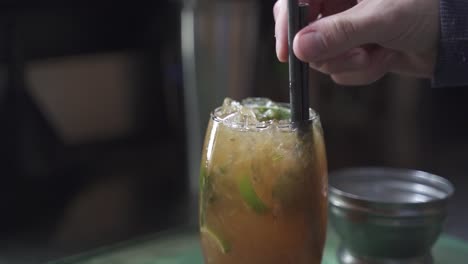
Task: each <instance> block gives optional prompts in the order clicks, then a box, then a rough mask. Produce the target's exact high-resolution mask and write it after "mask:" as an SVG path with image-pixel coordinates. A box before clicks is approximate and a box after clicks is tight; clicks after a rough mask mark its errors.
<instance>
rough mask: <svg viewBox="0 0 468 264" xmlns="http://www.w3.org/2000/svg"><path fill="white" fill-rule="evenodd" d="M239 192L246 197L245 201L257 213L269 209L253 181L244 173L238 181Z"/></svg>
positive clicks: (243, 197)
mask: <svg viewBox="0 0 468 264" xmlns="http://www.w3.org/2000/svg"><path fill="white" fill-rule="evenodd" d="M238 187H239V192H240V194H241V196H242V199H244V202H245V203H246V204H247V205H248V206H249V207H250V208H251V209H252V210H254V211H255V212H256V213H258V214H264V213H266V212H267V211H268V207H267V206H266V205H265V203H263V201H262V200H261V199H260V198H259V197H258V195H257V193H256V192H255V189H254V188H253V186H252V182H251V181H250V178H249V176H248V175H243V176H242V177H241V178H240V180H239V181H238Z"/></svg>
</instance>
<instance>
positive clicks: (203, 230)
mask: <svg viewBox="0 0 468 264" xmlns="http://www.w3.org/2000/svg"><path fill="white" fill-rule="evenodd" d="M200 234H201V236H202V237H205V238H206V240H207V241H209V243H213V245H215V246H216V247H217V248H219V250H221V252H223V254H226V253H229V251H230V250H231V244H230V243H229V242H228V241H226V240H225V239H223V238H222V237H221V236H220V235H219V234H217V233H216V232H214V231H213V230H211V229H210V228H208V227H206V226H202V227H200Z"/></svg>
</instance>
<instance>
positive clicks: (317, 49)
mask: <svg viewBox="0 0 468 264" xmlns="http://www.w3.org/2000/svg"><path fill="white" fill-rule="evenodd" d="M298 41H299V42H298V48H299V52H300V53H301V54H302V55H303V56H304V57H305V58H303V59H306V60H307V61H316V60H318V59H319V58H320V55H322V53H323V52H325V45H324V44H323V43H324V42H323V36H322V34H321V33H319V32H308V33H305V34H302V35H300V36H299V39H298Z"/></svg>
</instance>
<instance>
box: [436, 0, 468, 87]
mask: <svg viewBox="0 0 468 264" xmlns="http://www.w3.org/2000/svg"><path fill="white" fill-rule="evenodd" d="M440 26H441V28H440V29H441V31H440V38H439V47H438V49H439V50H438V56H437V62H436V67H435V72H434V79H433V85H434V86H435V87H443V86H464V85H468V0H440Z"/></svg>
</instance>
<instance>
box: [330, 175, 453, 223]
mask: <svg viewBox="0 0 468 264" xmlns="http://www.w3.org/2000/svg"><path fill="white" fill-rule="evenodd" d="M453 193H454V188H453V186H452V184H451V183H450V182H449V181H448V180H446V179H444V178H442V177H439V176H437V175H434V174H430V173H427V172H423V171H417V170H408V169H395V168H378V167H363V168H352V169H345V170H340V171H336V172H333V173H331V174H330V179H329V201H330V204H331V206H335V207H340V208H343V209H349V210H353V211H360V212H364V213H369V214H373V215H382V216H422V215H434V214H440V213H443V212H445V203H446V200H447V199H448V198H450V197H451V196H452V195H453Z"/></svg>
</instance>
